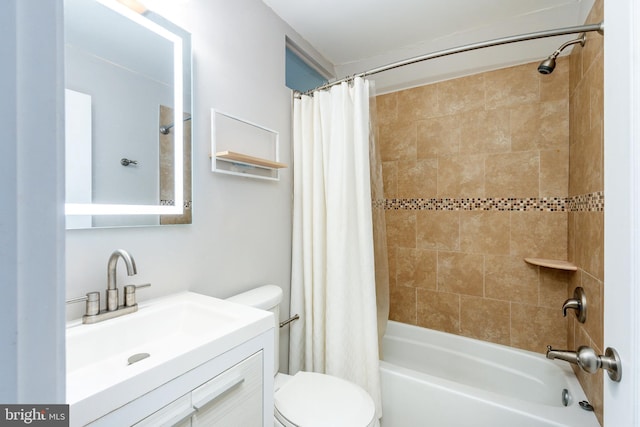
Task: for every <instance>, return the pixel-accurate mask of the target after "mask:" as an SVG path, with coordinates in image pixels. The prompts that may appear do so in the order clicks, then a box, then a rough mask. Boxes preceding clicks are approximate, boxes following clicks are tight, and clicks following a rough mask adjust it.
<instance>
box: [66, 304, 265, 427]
mask: <svg viewBox="0 0 640 427" xmlns="http://www.w3.org/2000/svg"><path fill="white" fill-rule="evenodd" d="M273 334H274V322H273V318H272V314H271V313H269V312H266V311H262V310H257V309H254V308H251V307H245V306H242V305H239V304H234V303H232V302H228V301H224V300H219V299H217V298H212V297H208V296H204V295H200V294H196V293H193V292H182V293H179V294H175V295H170V296H168V297H163V298H158V299H155V300H150V301H149V302H147V303H145V304H140V308H139V310H138V311H137V312H135V313H133V314H129V315H125V316H122V317H119V318H116V319H111V320H107V321H105V322H101V323H97V324H81V323H80V322H79V321H78V322H75V323H72V324H69V326H68V328H67V402H68V403H69V404H70V425H71V426H83V425H92V426H113V425H136V426H158V425H181V426H190V425H191V426H207V425H216V426H238V425H243V426H245V425H246V426H270V425H272V423H273V375H272V369H273V363H274V362H273V357H274V349H273V342H274V339H273Z"/></svg>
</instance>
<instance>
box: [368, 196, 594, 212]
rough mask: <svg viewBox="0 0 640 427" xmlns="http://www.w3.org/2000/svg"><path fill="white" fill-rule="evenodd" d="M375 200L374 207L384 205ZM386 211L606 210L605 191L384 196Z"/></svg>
mask: <svg viewBox="0 0 640 427" xmlns="http://www.w3.org/2000/svg"><path fill="white" fill-rule="evenodd" d="M380 203H381V202H380V201H374V207H380ZM382 203H383V207H384V209H385V210H430V211H519V212H527V211H536V212H602V211H604V193H603V192H602V191H599V192H596V193H590V194H583V195H579V196H573V197H526V198H517V197H477V198H432V199H421V198H418V199H384V201H383V202H382Z"/></svg>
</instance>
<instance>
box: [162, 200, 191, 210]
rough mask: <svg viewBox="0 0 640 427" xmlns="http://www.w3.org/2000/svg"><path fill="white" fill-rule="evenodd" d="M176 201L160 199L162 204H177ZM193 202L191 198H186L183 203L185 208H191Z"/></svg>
mask: <svg viewBox="0 0 640 427" xmlns="http://www.w3.org/2000/svg"><path fill="white" fill-rule="evenodd" d="M175 204H176V201H175V200H173V199H162V200H160V206H175ZM192 205H193V202H192V201H191V200H185V201H184V204H183V208H184V209H191V207H192Z"/></svg>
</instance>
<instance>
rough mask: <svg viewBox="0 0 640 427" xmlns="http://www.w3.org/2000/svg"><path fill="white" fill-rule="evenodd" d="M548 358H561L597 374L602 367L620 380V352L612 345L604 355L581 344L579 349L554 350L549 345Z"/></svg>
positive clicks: (612, 376)
mask: <svg viewBox="0 0 640 427" xmlns="http://www.w3.org/2000/svg"><path fill="white" fill-rule="evenodd" d="M547 359H559V360H564V361H565V362H569V363H573V364H574V365H578V366H579V367H580V368H581V369H582V370H583V371H585V372H588V373H590V374H595V373H596V372H597V371H598V369H600V368H602V369H604V370H606V371H607V372H608V373H609V377H610V378H611V379H612V380H614V381H620V377H621V376H622V367H621V365H620V357H619V356H618V353H617V352H616V351H615V350H614V349H613V348H611V347H607V350H606V352H605V354H604V356H600V355H598V353H596V351H595V350H594V349H592V348H591V347H587V346H586V345H581V346H580V347H578V351H577V352H576V351H570V350H554V349H553V348H551V346H550V345H548V346H547Z"/></svg>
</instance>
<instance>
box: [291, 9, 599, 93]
mask: <svg viewBox="0 0 640 427" xmlns="http://www.w3.org/2000/svg"><path fill="white" fill-rule="evenodd" d="M592 31H597V32H598V33H600V34H604V21H603V22H600V23H598V24H587V25H577V26H574V27H565V28H558V29H554V30H544V31H536V32H533V33H526V34H520V35H516V36H509V37H501V38H498V39H493V40H487V41H484V42H478V43H472V44H467V45H464V46H458V47H452V48H449V49H444V50H439V51H437V52H432V53H427V54H425V55H420V56H415V57H413V58H409V59H404V60H402V61H398V62H393V63H391V64H387V65H383V66H381V67H377V68H373V69H371V70H368V71H364V72H361V73H357V74H353V75H351V76H348V77H343V78H341V79H339V80H334V81H332V82H328V83H325V84H324V85H322V86H318V87H317V88H315V89H313V90H310V91H307V92H304V93H303V95H309V94H311V93H313V92H315V91H317V90H324V89H328V88H330V87H332V86H335V85H338V84H341V83H344V82H348V81H351V80H353V79H354V78H356V77H366V76H370V75H372V74H378V73H382V72H384V71H389V70H393V69H394V68H400V67H404V66H405V65H411V64H415V63H417V62H422V61H426V60H429V59H435V58H440V57H443V56H448V55H453V54H456V53H462V52H468V51H470V50H477V49H484V48H485V47H492V46H499V45H503V44H509V43H516V42H522V41H527V40H535V39H542V38H546V37H555V36H563V35H567V34H577V33H588V32H592Z"/></svg>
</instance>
